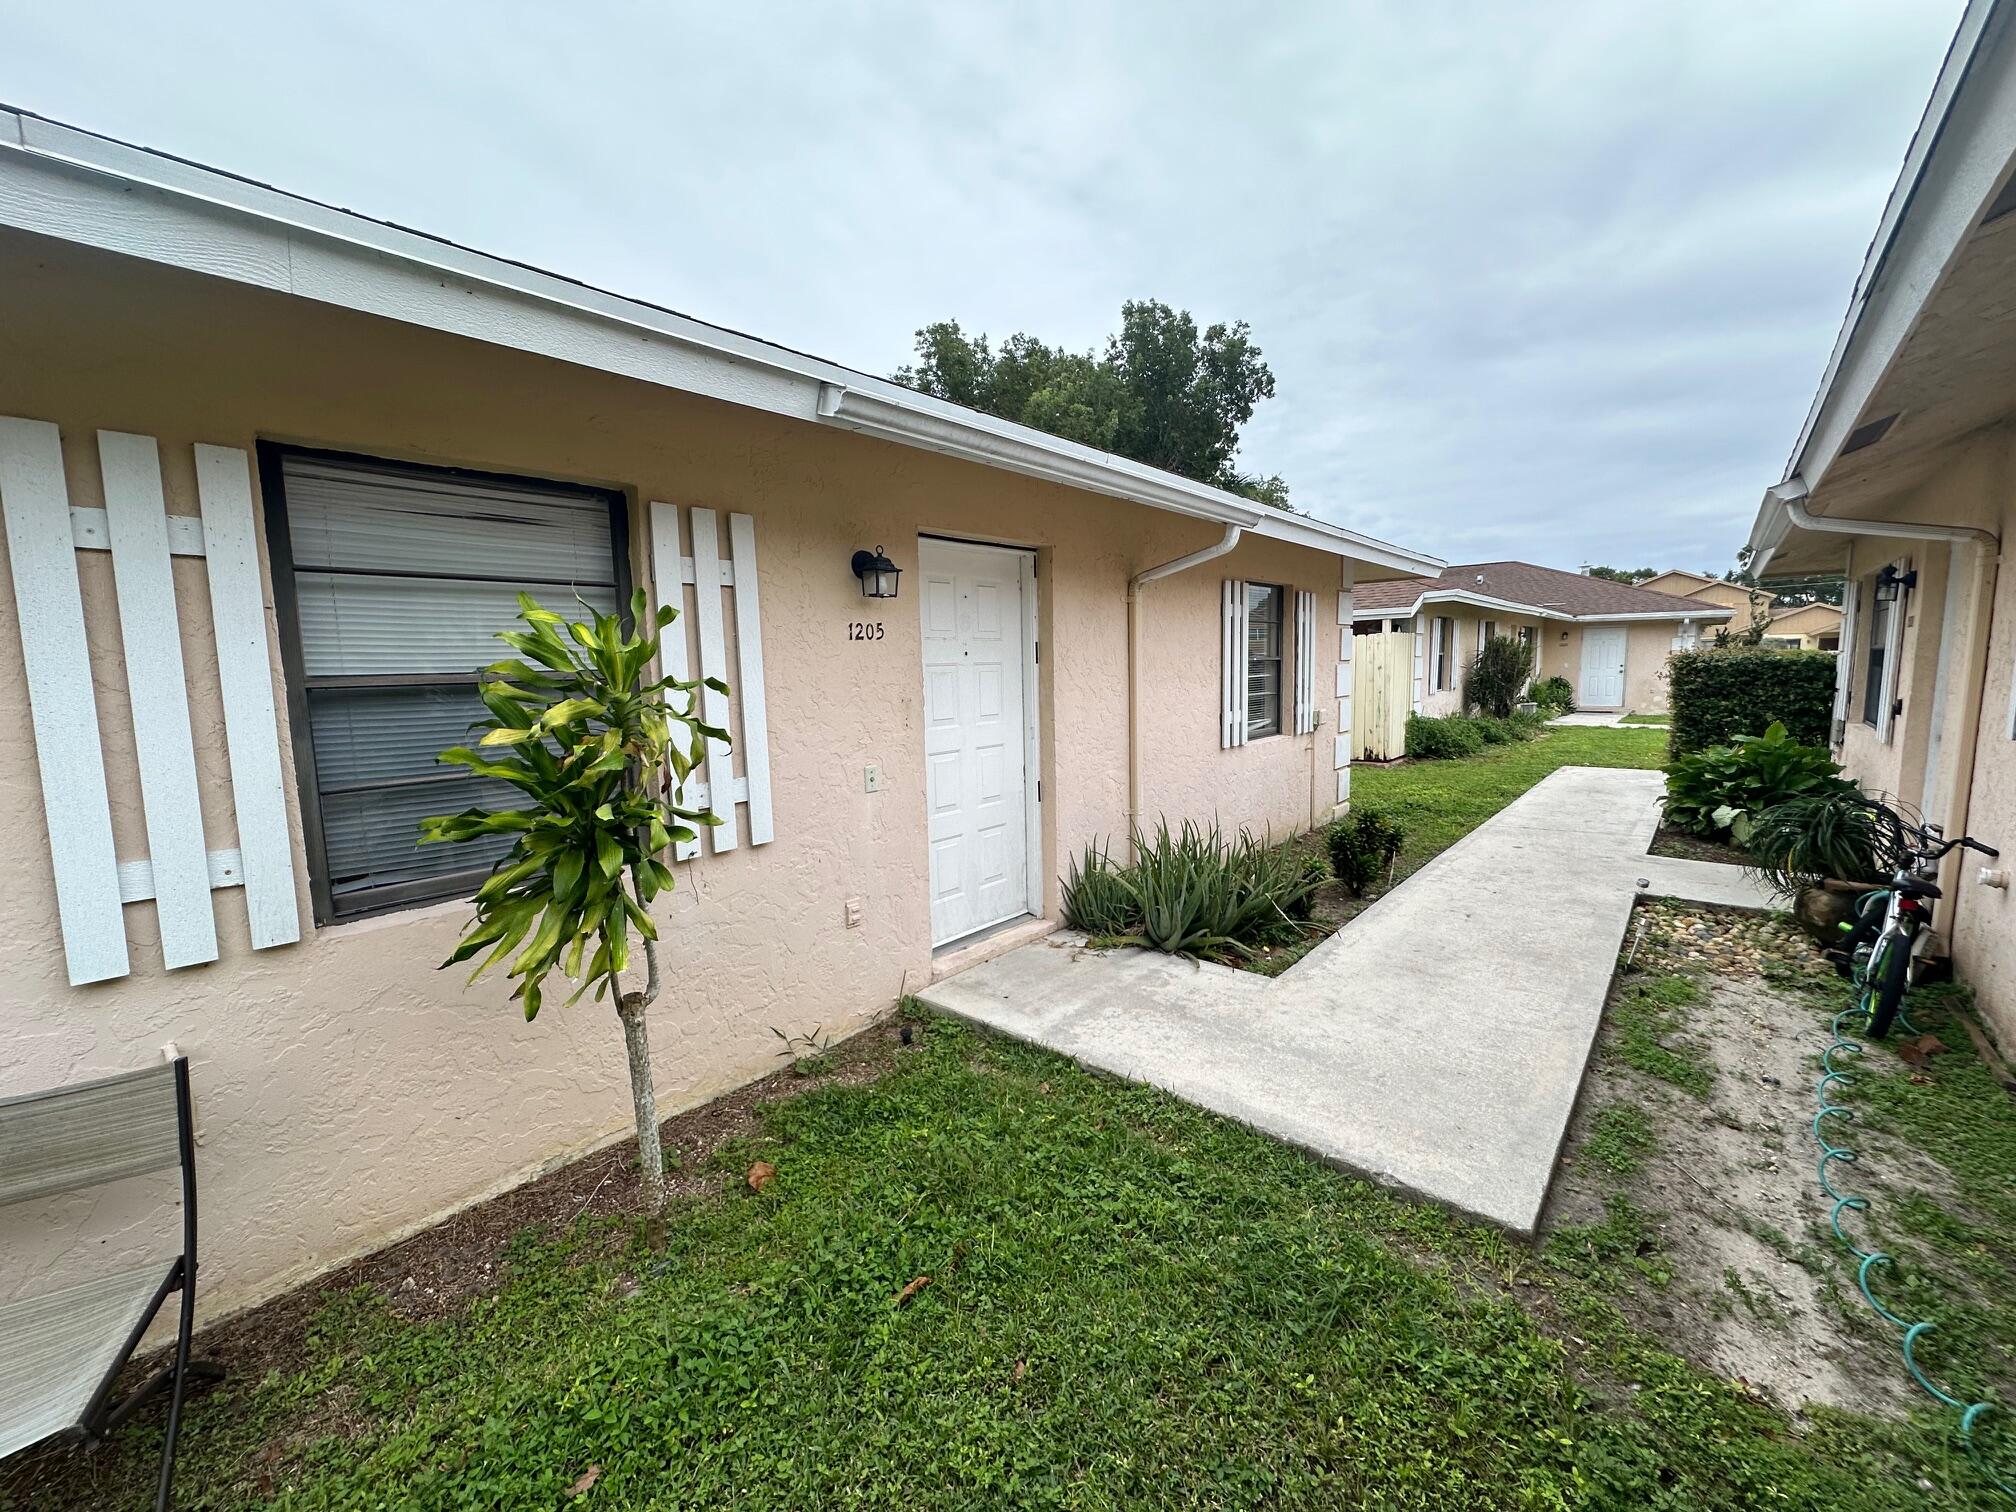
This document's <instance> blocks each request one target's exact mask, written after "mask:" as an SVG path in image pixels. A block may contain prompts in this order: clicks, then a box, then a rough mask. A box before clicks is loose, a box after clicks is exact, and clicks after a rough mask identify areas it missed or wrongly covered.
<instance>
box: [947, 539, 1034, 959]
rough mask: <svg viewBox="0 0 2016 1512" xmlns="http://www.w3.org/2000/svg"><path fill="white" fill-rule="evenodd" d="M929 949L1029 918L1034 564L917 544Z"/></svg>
mask: <svg viewBox="0 0 2016 1512" xmlns="http://www.w3.org/2000/svg"><path fill="white" fill-rule="evenodd" d="M917 575H918V576H919V577H920V578H921V579H922V580H923V591H922V592H921V593H920V594H919V595H918V597H919V602H920V609H919V613H920V615H921V616H922V618H923V622H924V765H925V803H926V811H927V813H928V815H929V821H930V831H929V837H930V847H931V943H932V944H933V945H943V944H944V943H946V942H947V941H948V940H956V939H959V938H961V937H962V936H964V935H970V934H973V933H975V932H976V931H978V930H982V929H986V928H988V927H990V926H991V925H995V924H1000V923H1003V922H1004V921H1006V920H1009V919H1013V918H1017V917H1019V916H1021V915H1023V914H1026V913H1030V912H1033V908H1032V905H1031V901H1030V900H1031V898H1032V897H1033V896H1040V894H1038V893H1036V891H1035V888H1034V887H1033V885H1032V880H1031V872H1030V865H1031V860H1032V855H1033V852H1034V849H1035V847H1034V846H1033V845H1032V843H1031V835H1032V833H1033V832H1034V830H1035V805H1034V802H1033V797H1034V786H1035V778H1034V775H1033V774H1032V773H1031V771H1030V750H1031V747H1032V745H1033V742H1032V740H1031V738H1030V732H1031V729H1032V725H1031V722H1030V715H1031V714H1032V713H1033V708H1032V707H1031V704H1032V699H1033V694H1032V692H1031V688H1032V685H1033V684H1034V681H1035V678H1034V676H1033V666H1034V660H1033V658H1034V651H1035V647H1034V645H1033V637H1032V631H1033V627H1034V624H1035V615H1034V612H1033V611H1034V607H1035V602H1036V597H1035V596H1036V559H1035V557H1034V555H1033V554H1032V553H1030V552H1027V551H1012V550H1009V549H1006V548H1004V547H999V546H973V545H968V544H966V543H964V542H956V541H937V540H930V539H925V540H921V541H919V542H918V548H917Z"/></svg>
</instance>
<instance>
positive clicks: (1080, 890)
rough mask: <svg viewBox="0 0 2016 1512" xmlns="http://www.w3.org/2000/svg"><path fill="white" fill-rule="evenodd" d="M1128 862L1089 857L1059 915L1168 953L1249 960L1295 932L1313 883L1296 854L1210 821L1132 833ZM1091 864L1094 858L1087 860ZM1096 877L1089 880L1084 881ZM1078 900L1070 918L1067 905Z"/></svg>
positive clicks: (1076, 870)
mask: <svg viewBox="0 0 2016 1512" xmlns="http://www.w3.org/2000/svg"><path fill="white" fill-rule="evenodd" d="M1134 853H1135V859H1134V861H1133V862H1132V864H1130V865H1128V866H1125V867H1119V868H1114V867H1112V866H1111V864H1110V863H1109V862H1106V861H1105V859H1104V857H1103V855H1099V853H1097V852H1096V851H1088V852H1087V860H1086V863H1085V866H1084V867H1079V866H1078V865H1077V864H1076V863H1074V864H1073V868H1072V874H1071V876H1070V877H1069V878H1067V879H1066V887H1067V889H1071V890H1072V891H1071V892H1070V895H1069V896H1068V897H1067V903H1066V917H1067V919H1070V920H1071V922H1073V923H1075V924H1078V925H1079V927H1081V928H1082V927H1086V926H1085V925H1084V924H1083V923H1080V922H1079V921H1080V920H1081V919H1088V918H1092V917H1095V914H1094V910H1093V907H1092V905H1093V903H1094V902H1095V901H1096V904H1097V912H1096V918H1097V919H1098V922H1099V923H1100V925H1101V926H1102V927H1101V928H1100V929H1099V930H1098V931H1097V932H1100V933H1105V934H1109V935H1112V936H1116V937H1118V938H1119V939H1120V940H1122V941H1124V942H1125V943H1127V944H1130V945H1141V946H1146V947H1148V948H1150V949H1153V950H1162V951H1167V952H1169V953H1170V954H1172V955H1186V956H1199V955H1225V954H1231V955H1250V954H1252V953H1253V947H1254V945H1255V944H1257V943H1259V942H1260V941H1262V940H1265V939H1268V938H1270V937H1278V936H1279V935H1280V934H1283V933H1286V932H1288V931H1290V930H1293V929H1294V928H1296V927H1298V926H1297V925H1296V924H1295V919H1296V917H1297V916H1298V914H1299V913H1301V912H1304V910H1303V909H1302V904H1303V903H1304V902H1305V901H1306V900H1307V898H1308V897H1309V895H1310V894H1311V893H1312V892H1314V891H1315V889H1316V887H1317V886H1318V884H1319V883H1320V882H1321V880H1322V877H1321V874H1320V873H1318V872H1311V871H1310V870H1309V869H1308V867H1307V866H1306V865H1305V863H1304V860H1303V858H1302V857H1301V856H1299V855H1297V854H1295V853H1294V852H1292V851H1290V850H1288V849H1287V848H1285V847H1281V846H1275V845H1272V844H1269V843H1268V842H1266V841H1264V840H1256V839H1254V838H1253V837H1252V836H1249V835H1239V836H1236V837H1234V838H1231V839H1228V838H1226V836H1225V835H1224V834H1223V833H1221V832H1220V831H1219V829H1218V827H1217V826H1216V825H1213V826H1212V827H1211V828H1209V829H1204V828H1201V827H1199V826H1198V825H1196V824H1194V823H1191V822H1189V821H1185V823H1184V824H1183V825H1182V827H1181V828H1180V829H1177V830H1174V831H1172V830H1171V829H1170V828H1169V826H1168V824H1167V823H1166V822H1164V823H1161V824H1158V825H1157V826H1156V828H1155V833H1154V834H1153V835H1146V834H1141V833H1138V832H1137V833H1136V835H1135V837H1134ZM1095 858H1096V859H1095ZM1095 875H1096V876H1097V877H1098V880H1097V882H1096V883H1094V882H1092V881H1090V880H1089V879H1091V878H1093V877H1094V876H1095ZM1074 901H1076V902H1077V903H1078V904H1079V907H1078V909H1077V915H1078V917H1076V918H1074V917H1073V913H1072V903H1073V902H1074Z"/></svg>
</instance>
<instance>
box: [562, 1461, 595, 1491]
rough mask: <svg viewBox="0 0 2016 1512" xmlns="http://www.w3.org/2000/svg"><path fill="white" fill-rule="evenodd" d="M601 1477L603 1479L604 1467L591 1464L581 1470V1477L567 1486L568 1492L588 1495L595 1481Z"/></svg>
mask: <svg viewBox="0 0 2016 1512" xmlns="http://www.w3.org/2000/svg"><path fill="white" fill-rule="evenodd" d="M600 1479H602V1467H601V1466H600V1465H590V1466H589V1467H588V1468H587V1469H586V1470H583V1471H582V1472H581V1475H580V1477H579V1479H577V1480H576V1481H575V1482H574V1484H573V1485H571V1486H569V1487H568V1488H567V1494H568V1495H569V1496H586V1495H587V1494H588V1492H589V1490H590V1489H591V1488H592V1487H593V1486H594V1484H595V1482H597V1481H598V1480H600Z"/></svg>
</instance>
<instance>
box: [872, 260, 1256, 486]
mask: <svg viewBox="0 0 2016 1512" xmlns="http://www.w3.org/2000/svg"><path fill="white" fill-rule="evenodd" d="M916 352H917V361H916V362H915V363H914V364H912V365H910V366H907V367H903V368H899V369H898V370H897V371H896V373H895V375H894V376H895V381H896V382H898V383H901V384H905V385H907V386H908V387H910V388H914V389H919V390H922V391H923V392H924V393H927V394H935V395H937V396H938V397H939V398H941V399H949V400H951V401H952V402H953V403H955V404H963V405H967V406H969V407H970V408H973V409H977V410H983V411H985V412H986V413H987V414H990V415H999V416H1000V417H1001V418H1002V419H1004V420H1013V421H1016V422H1018V423H1019V424H1022V425H1028V426H1033V427H1034V428H1036V429H1037V430H1042V431H1047V432H1049V433H1050V434H1051V435H1053V436H1062V437H1064V438H1065V439H1066V440H1069V441H1078V442H1082V443H1083V444H1084V445H1086V446H1092V447H1097V448H1099V449H1100V450H1101V451H1110V452H1117V453H1118V454H1119V455H1121V456H1123V457H1131V458H1132V459H1133V460H1135V461H1136V462H1145V463H1147V464H1148V465H1149V466H1151V467H1160V468H1165V469H1167V470H1168V471H1170V472H1173V473H1179V474H1181V475H1182V476H1183V477H1186V478H1195V479H1196V480H1197V481H1198V482H1200V483H1210V484H1212V485H1214V486H1216V487H1219V488H1226V489H1231V490H1232V491H1234V492H1236V493H1240V494H1243V495H1245V496H1246V497H1247V498H1249V499H1253V500H1255V501H1256V502H1258V503H1262V504H1267V505H1270V506H1272V507H1274V508H1276V509H1288V508H1290V507H1291V506H1290V505H1289V503H1288V484H1287V482H1286V481H1285V480H1284V479H1283V478H1282V477H1281V476H1280V475H1279V474H1278V473H1277V474H1271V475H1257V474H1247V473H1242V472H1240V471H1239V470H1238V468H1237V467H1235V466H1234V462H1233V459H1234V458H1235V457H1236V456H1237V454H1238V450H1239V432H1240V429H1241V428H1242V427H1243V426H1244V425H1245V424H1246V422H1247V421H1248V420H1251V419H1252V418H1253V410H1254V408H1255V406H1257V405H1258V404H1259V402H1260V401H1261V400H1262V399H1269V398H1272V397H1273V395H1274V374H1273V373H1272V372H1271V371H1270V370H1269V369H1268V367H1267V364H1266V362H1265V361H1263V360H1262V358H1261V354H1260V349H1259V347H1257V346H1255V345H1254V344H1253V339H1252V332H1251V329H1250V328H1249V327H1248V326H1247V325H1246V323H1245V322H1244V321H1239V322H1237V323H1235V324H1233V325H1229V326H1228V325H1224V324H1222V323H1221V324H1217V325H1212V326H1208V327H1206V328H1205V329H1204V330H1203V331H1201V332H1200V331H1199V330H1198V328H1197V322H1196V321H1195V320H1194V319H1193V318H1192V317H1191V315H1190V312H1189V311H1187V310H1172V309H1171V308H1170V307H1169V306H1168V305H1166V304H1163V303H1162V302H1161V301H1160V300H1153V299H1144V300H1129V301H1128V302H1127V303H1125V304H1123V305H1122V306H1121V307H1120V329H1119V330H1118V331H1117V332H1116V333H1114V334H1113V335H1112V336H1110V337H1108V338H1107V342H1106V350H1105V352H1104V353H1103V354H1096V353H1092V352H1071V351H1067V350H1065V349H1064V348H1063V347H1053V346H1049V345H1047V344H1046V343H1044V342H1042V341H1040V340H1038V339H1037V338H1036V337H1034V336H1030V335H1027V334H1024V333H1019V332H1018V333H1017V334H1016V335H1014V336H1011V337H1009V338H1008V339H1007V340H1006V341H1004V342H1002V343H1001V345H1000V347H999V349H998V350H997V349H995V348H994V347H992V346H991V345H990V344H989V342H988V339H987V337H986V336H985V335H980V336H968V335H967V334H966V332H965V331H964V330H962V329H961V328H960V325H959V322H958V321H956V320H941V321H937V322H935V323H934V324H931V325H928V326H925V327H924V328H923V329H922V330H920V331H919V332H918V333H917V344H916Z"/></svg>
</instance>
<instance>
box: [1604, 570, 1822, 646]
mask: <svg viewBox="0 0 2016 1512" xmlns="http://www.w3.org/2000/svg"><path fill="white" fill-rule="evenodd" d="M1638 586H1639V587H1640V588H1649V589H1651V590H1652V591H1653V592H1655V593H1671V594H1674V595H1676V596H1678V597H1680V598H1691V599H1699V600H1701V601H1702V602H1703V603H1709V604H1720V605H1722V606H1723V607H1724V608H1727V609H1731V610H1734V611H1735V613H1734V616H1733V618H1732V621H1731V625H1730V628H1731V629H1732V630H1738V631H1742V630H1748V629H1749V628H1750V627H1751V626H1752V625H1754V624H1755V623H1756V622H1757V621H1758V620H1762V621H1763V622H1764V624H1763V636H1762V644H1764V645H1766V646H1775V647H1778V648H1779V649H1781V650H1788V651H1834V650H1838V649H1839V648H1840V645H1841V611H1840V610H1839V609H1837V608H1836V607H1835V606H1834V605H1832V604H1787V603H1784V602H1781V601H1780V600H1778V599H1777V598H1775V597H1773V595H1772V594H1771V593H1769V592H1768V591H1767V590H1765V589H1762V588H1753V587H1748V586H1746V585H1744V584H1742V583H1732V582H1730V581H1728V580H1727V579H1726V578H1716V577H1709V576H1708V575H1707V574H1706V573H1701V572H1686V571H1682V570H1675V571H1671V572H1661V573H1658V574H1656V575H1654V576H1652V577H1649V578H1646V579H1644V580H1643V581H1642V582H1640V583H1639V584H1638Z"/></svg>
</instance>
